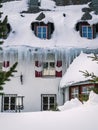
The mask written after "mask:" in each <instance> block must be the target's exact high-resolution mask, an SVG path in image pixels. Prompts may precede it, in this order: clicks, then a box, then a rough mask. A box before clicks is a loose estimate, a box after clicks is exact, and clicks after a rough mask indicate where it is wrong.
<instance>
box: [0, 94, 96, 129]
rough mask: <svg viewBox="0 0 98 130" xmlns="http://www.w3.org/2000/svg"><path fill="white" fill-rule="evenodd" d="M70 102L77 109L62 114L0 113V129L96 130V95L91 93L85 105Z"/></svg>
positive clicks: (75, 101)
mask: <svg viewBox="0 0 98 130" xmlns="http://www.w3.org/2000/svg"><path fill="white" fill-rule="evenodd" d="M72 102H74V104H75V105H74V106H76V104H77V106H78V107H74V108H73V109H69V110H66V111H63V112H51V111H49V112H32V113H31V112H30V113H11V114H10V113H0V129H1V130H20V129H21V130H65V129H66V130H98V95H96V94H94V93H93V92H91V94H90V98H89V103H88V104H87V105H86V104H84V105H81V104H80V103H79V101H77V100H76V99H75V100H74V101H71V102H70V103H71V104H72ZM91 102H96V105H94V104H92V103H91ZM67 105H68V106H69V103H67ZM72 106H73V105H72ZM69 108H70V107H69Z"/></svg>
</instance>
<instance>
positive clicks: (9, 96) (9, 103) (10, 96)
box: [2, 94, 17, 112]
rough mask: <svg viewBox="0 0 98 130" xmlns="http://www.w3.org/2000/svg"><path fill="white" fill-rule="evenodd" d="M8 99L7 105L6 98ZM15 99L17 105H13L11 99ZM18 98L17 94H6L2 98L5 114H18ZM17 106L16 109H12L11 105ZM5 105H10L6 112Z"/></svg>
mask: <svg viewBox="0 0 98 130" xmlns="http://www.w3.org/2000/svg"><path fill="white" fill-rule="evenodd" d="M6 97H8V98H9V99H8V103H6V104H5V101H4V100H5V98H6ZM12 97H14V98H15V103H11V98H12ZM16 97H17V94H4V95H3V97H2V111H3V112H16V111H17V110H16ZM13 104H14V106H15V109H13V110H12V109H11V105H13ZM5 105H8V109H7V110H5Z"/></svg>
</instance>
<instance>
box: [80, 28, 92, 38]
mask: <svg viewBox="0 0 98 130" xmlns="http://www.w3.org/2000/svg"><path fill="white" fill-rule="evenodd" d="M82 37H86V38H88V39H92V38H93V28H92V26H82Z"/></svg>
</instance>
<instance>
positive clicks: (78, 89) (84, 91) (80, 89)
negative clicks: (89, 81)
mask: <svg viewBox="0 0 98 130" xmlns="http://www.w3.org/2000/svg"><path fill="white" fill-rule="evenodd" d="M93 87H94V85H83V86H72V87H70V92H69V99H72V98H75V97H77V98H79V99H81V97H87V96H88V95H89V93H90V90H91V88H93Z"/></svg>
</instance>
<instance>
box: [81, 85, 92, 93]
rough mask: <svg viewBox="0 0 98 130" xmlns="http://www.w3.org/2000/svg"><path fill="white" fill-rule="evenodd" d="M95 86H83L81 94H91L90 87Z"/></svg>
mask: <svg viewBox="0 0 98 130" xmlns="http://www.w3.org/2000/svg"><path fill="white" fill-rule="evenodd" d="M93 87H94V86H93V85H92V86H81V94H82V95H89V93H90V89H91V88H93ZM83 88H85V89H86V91H85V90H83Z"/></svg>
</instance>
